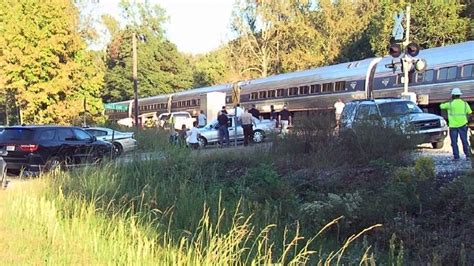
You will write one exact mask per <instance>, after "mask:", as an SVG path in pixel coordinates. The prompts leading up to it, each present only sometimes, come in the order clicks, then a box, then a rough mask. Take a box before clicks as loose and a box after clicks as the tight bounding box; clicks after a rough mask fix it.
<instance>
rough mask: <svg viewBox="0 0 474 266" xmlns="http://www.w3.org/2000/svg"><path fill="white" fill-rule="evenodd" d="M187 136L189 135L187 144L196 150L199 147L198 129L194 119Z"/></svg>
mask: <svg viewBox="0 0 474 266" xmlns="http://www.w3.org/2000/svg"><path fill="white" fill-rule="evenodd" d="M188 136H189V141H188V142H189V146H190V147H191V149H193V150H197V149H198V148H199V137H200V134H199V129H198V122H197V121H194V122H193V128H191V130H189V131H188Z"/></svg>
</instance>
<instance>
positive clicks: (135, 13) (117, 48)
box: [103, 2, 192, 102]
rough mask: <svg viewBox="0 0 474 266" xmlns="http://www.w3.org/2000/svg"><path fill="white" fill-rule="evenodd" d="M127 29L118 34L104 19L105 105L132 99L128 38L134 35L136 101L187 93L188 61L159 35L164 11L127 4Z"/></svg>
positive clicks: (189, 75) (130, 59)
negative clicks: (107, 39)
mask: <svg viewBox="0 0 474 266" xmlns="http://www.w3.org/2000/svg"><path fill="white" fill-rule="evenodd" d="M122 8H124V10H126V12H125V14H126V17H127V18H128V22H129V25H128V26H127V27H126V28H125V29H122V30H118V29H117V25H116V24H117V23H115V22H114V20H113V19H111V18H110V17H104V19H105V23H106V24H107V26H108V28H109V31H110V32H111V34H112V40H111V41H110V43H109V45H108V46H107V55H106V65H107V70H106V74H105V81H106V84H105V92H104V96H103V99H104V101H106V102H114V101H121V100H128V99H130V98H132V97H133V83H132V35H133V33H135V34H137V38H138V41H137V58H138V84H139V95H140V97H147V96H154V95H158V94H165V93H171V92H174V91H180V90H183V89H188V88H190V87H191V86H192V70H191V68H190V66H189V62H188V60H187V59H186V58H185V57H184V56H183V55H182V54H180V53H179V52H178V51H177V48H176V46H175V45H174V44H173V43H171V42H169V41H168V40H166V39H165V38H164V37H163V34H162V31H163V30H162V23H163V21H164V20H165V17H164V10H162V9H161V8H160V7H159V6H149V5H148V4H147V3H144V4H140V3H134V4H133V5H131V4H130V3H128V2H125V3H124V6H123V7H122Z"/></svg>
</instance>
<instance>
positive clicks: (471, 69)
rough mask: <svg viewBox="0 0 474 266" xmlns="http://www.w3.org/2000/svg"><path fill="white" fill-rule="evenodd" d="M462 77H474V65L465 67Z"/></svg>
mask: <svg viewBox="0 0 474 266" xmlns="http://www.w3.org/2000/svg"><path fill="white" fill-rule="evenodd" d="M461 77H463V78H470V77H474V65H465V66H463V67H462V74H461Z"/></svg>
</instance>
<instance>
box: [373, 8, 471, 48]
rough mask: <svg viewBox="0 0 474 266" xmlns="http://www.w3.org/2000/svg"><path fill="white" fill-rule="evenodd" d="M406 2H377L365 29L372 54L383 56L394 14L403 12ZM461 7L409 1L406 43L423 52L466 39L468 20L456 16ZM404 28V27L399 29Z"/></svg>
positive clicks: (458, 14)
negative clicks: (421, 48)
mask: <svg viewBox="0 0 474 266" xmlns="http://www.w3.org/2000/svg"><path fill="white" fill-rule="evenodd" d="M409 3H410V2H409V1H400V2H392V1H389V0H380V2H378V8H377V9H376V10H377V12H376V14H375V16H374V17H373V18H372V20H371V23H370V27H369V36H370V37H369V39H370V44H371V46H372V51H373V52H374V53H375V54H376V55H378V56H383V55H386V54H387V52H388V50H387V47H388V45H389V44H390V38H391V37H392V28H393V24H394V22H393V14H394V12H400V11H403V12H404V11H405V9H406V6H407V4H409ZM464 8H465V6H463V5H462V4H460V3H459V1H454V0H447V1H413V3H411V26H410V40H412V41H415V42H417V43H418V44H420V46H421V47H423V48H431V47H437V46H443V45H447V44H452V43H457V42H462V41H465V40H467V39H468V36H469V35H468V32H469V30H468V27H469V26H468V22H469V18H463V17H461V16H460V14H461V13H462V11H463V10H464ZM403 26H405V25H403Z"/></svg>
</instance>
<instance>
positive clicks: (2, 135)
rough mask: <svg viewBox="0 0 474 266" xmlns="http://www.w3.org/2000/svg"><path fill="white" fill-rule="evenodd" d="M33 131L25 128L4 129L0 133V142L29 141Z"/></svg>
mask: <svg viewBox="0 0 474 266" xmlns="http://www.w3.org/2000/svg"><path fill="white" fill-rule="evenodd" d="M33 133H34V132H33V130H31V129H26V128H5V129H4V130H3V131H0V140H31V139H32V138H33Z"/></svg>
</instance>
